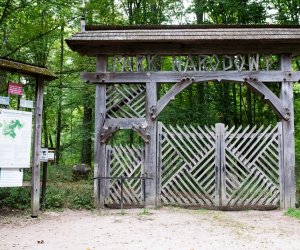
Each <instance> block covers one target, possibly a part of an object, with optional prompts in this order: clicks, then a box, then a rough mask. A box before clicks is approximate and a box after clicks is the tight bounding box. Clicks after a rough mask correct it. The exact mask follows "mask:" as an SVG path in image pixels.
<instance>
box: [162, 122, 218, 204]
mask: <svg viewBox="0 0 300 250" xmlns="http://www.w3.org/2000/svg"><path fill="white" fill-rule="evenodd" d="M160 138H161V142H160V143H161V145H160V147H161V201H162V203H163V204H179V205H184V206H199V205H201V206H213V204H214V199H215V191H216V190H215V132H214V128H207V127H205V128H201V127H193V126H188V127H187V126H183V127H182V128H181V127H179V126H177V127H172V126H168V127H167V126H162V136H161V137H160Z"/></svg>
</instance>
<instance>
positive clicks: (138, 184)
mask: <svg viewBox="0 0 300 250" xmlns="http://www.w3.org/2000/svg"><path fill="white" fill-rule="evenodd" d="M107 160H108V161H107V165H108V175H109V176H118V177H119V176H124V177H140V176H141V174H143V172H144V148H143V147H135V146H128V145H125V146H121V145H120V146H114V147H108V150H107ZM142 192H143V190H142V181H141V180H134V179H133V180H126V181H124V184H123V195H124V196H123V197H124V204H125V205H133V206H135V205H141V204H143V203H142V202H143V200H142V199H143V193H142ZM120 200H121V185H120V181H119V180H116V179H112V180H110V183H109V190H108V199H107V200H106V204H120Z"/></svg>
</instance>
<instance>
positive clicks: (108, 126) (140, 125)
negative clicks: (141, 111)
mask: <svg viewBox="0 0 300 250" xmlns="http://www.w3.org/2000/svg"><path fill="white" fill-rule="evenodd" d="M115 124H118V125H115ZM121 129H132V130H133V131H135V132H136V133H137V134H138V135H139V136H140V137H141V138H142V139H143V141H144V142H145V143H149V141H150V134H149V131H148V123H147V121H146V119H144V118H133V119H130V120H128V119H126V118H111V119H105V123H104V126H103V128H102V130H101V132H100V142H101V143H102V144H106V143H107V142H108V141H109V139H110V138H111V137H112V135H113V134H114V133H115V132H117V131H119V130H121Z"/></svg>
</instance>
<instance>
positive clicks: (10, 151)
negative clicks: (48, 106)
mask: <svg viewBox="0 0 300 250" xmlns="http://www.w3.org/2000/svg"><path fill="white" fill-rule="evenodd" d="M31 134H32V113H31V112H24V111H17V110H7V109H0V152H1V153H0V168H29V167H30V148H31Z"/></svg>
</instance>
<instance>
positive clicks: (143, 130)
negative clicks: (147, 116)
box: [132, 123, 150, 143]
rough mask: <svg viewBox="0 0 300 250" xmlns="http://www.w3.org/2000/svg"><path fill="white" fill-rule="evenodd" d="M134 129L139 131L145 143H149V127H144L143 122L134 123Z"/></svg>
mask: <svg viewBox="0 0 300 250" xmlns="http://www.w3.org/2000/svg"><path fill="white" fill-rule="evenodd" d="M132 130H134V131H135V132H137V133H138V134H139V135H140V136H141V137H142V139H143V140H144V142H145V143H149V142H150V133H149V131H148V129H147V127H143V125H142V124H135V123H134V124H132Z"/></svg>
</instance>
